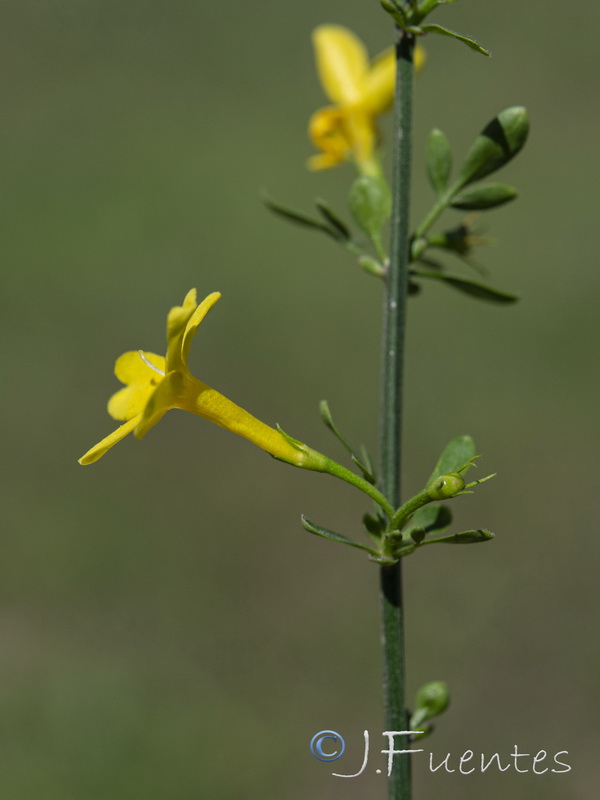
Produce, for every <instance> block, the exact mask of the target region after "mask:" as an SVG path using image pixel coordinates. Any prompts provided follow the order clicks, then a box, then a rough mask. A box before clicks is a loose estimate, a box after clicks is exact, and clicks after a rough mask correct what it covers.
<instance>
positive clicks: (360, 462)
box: [319, 400, 376, 484]
mask: <svg viewBox="0 0 600 800" xmlns="http://www.w3.org/2000/svg"><path fill="white" fill-rule="evenodd" d="M319 414H320V415H321V419H322V420H323V423H324V424H325V427H327V428H328V429H329V430H330V431H331V432H332V433H333V435H334V436H335V437H336V439H337V440H338V441H339V442H340V443H341V444H342V445H343V446H344V447H345V449H346V450H347V451H348V453H349V454H350V458H351V459H352V461H353V462H354V464H356V466H357V467H358V468H359V469H360V471H361V472H362V474H363V476H364V478H365V480H367V481H368V482H369V483H372V484H374V483H375V480H376V478H375V472H374V470H373V463H372V461H371V459H370V457H369V455H368V453H366V450H364V449H363V452H362V455H363V459H360V458H359V457H358V456H357V455H356V453H355V452H354V450H353V449H352V446H351V445H350V444H349V443H348V441H347V439H346V438H345V437H344V436H343V435H342V433H341V431H340V430H339V428H338V427H337V425H336V424H335V422H334V421H333V414H332V413H331V409H330V408H329V403H328V402H327V400H321V402H320V403H319ZM365 453H366V455H367V457H366V459H365V458H364V456H365Z"/></svg>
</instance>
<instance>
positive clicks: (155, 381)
mask: <svg viewBox="0 0 600 800" xmlns="http://www.w3.org/2000/svg"><path fill="white" fill-rule="evenodd" d="M220 296H221V295H220V293H219V292H213V293H212V294H209V295H208V297H206V298H205V299H204V300H203V301H202V303H200V305H198V304H197V302H196V290H195V289H192V290H191V291H189V292H188V293H187V295H186V296H185V299H184V301H183V305H181V306H175V308H172V309H171V310H170V312H169V315H168V317H167V355H166V357H163V356H159V355H156V354H155V353H147V352H143V351H142V350H138V351H131V352H128V353H124V354H123V355H122V356H120V358H118V359H117V362H116V364H115V375H116V376H117V378H118V379H119V380H120V381H121V382H122V383H124V384H125V388H124V389H121V390H120V391H118V392H117V393H116V394H114V395H113V396H112V397H111V398H110V400H109V401H108V413H109V414H110V416H111V417H113V419H117V420H122V421H124V424H123V425H121V426H120V427H119V428H117V430H116V431H114V432H113V433H111V434H110V435H109V436H107V437H106V438H105V439H102V441H101V442H98V444H97V445H95V446H94V447H92V448H91V450H88V452H87V453H86V454H85V455H84V456H82V458H80V459H79V463H80V464H92V463H93V462H94V461H97V460H98V459H99V458H101V457H102V456H103V455H104V454H105V453H106V452H107V450H109V449H110V448H111V447H112V446H113V445H114V444H116V443H117V442H120V441H121V439H123V438H124V437H125V436H127V434H129V433H131V432H132V431H133V432H134V434H135V436H136V437H137V438H138V439H141V438H142V437H143V436H145V435H146V433H148V431H149V430H150V428H152V427H153V426H154V425H156V423H157V422H158V421H159V420H160V419H161V418H162V417H163V416H164V414H165V413H166V412H167V411H169V409H172V408H180V409H183V410H184V411H190V412H191V413H192V414H196V415H198V416H199V417H204V419H208V420H210V421H211V422H214V423H216V424H217V425H220V426H221V427H223V428H227V430H229V431H232V432H233V433H237V434H239V435H240V436H243V437H244V438H246V439H249V440H250V441H251V442H253V443H254V444H256V445H258V447H262V449H263V450H266V451H267V452H268V453H270V454H271V455H272V456H275V457H276V458H278V459H281V460H282V461H287V462H288V463H290V464H294V465H295V466H297V467H304V468H306V469H316V470H320V471H322V470H323V469H324V467H325V465H326V463H325V462H327V461H328V459H326V458H325V456H322V455H321V454H320V453H317V452H316V451H315V450H312V449H311V448H310V447H307V446H306V445H303V444H302V443H300V442H295V441H294V440H293V439H290V437H288V436H285V435H283V434H282V433H280V432H279V431H278V430H275V429H274V428H271V427H270V426H269V425H265V423H264V422H261V421H260V420H259V419H256V417H253V416H252V414H249V413H248V412H247V411H245V410H244V409H243V408H240V407H239V406H237V405H236V404H235V403H233V402H232V401H231V400H229V399H228V398H227V397H224V396H223V395H222V394H220V393H219V392H217V391H216V390H215V389H212V388H211V387H210V386H208V385H207V384H206V383H203V382H202V381H199V380H198V379H197V378H195V377H194V376H193V375H192V374H191V373H190V371H189V368H188V354H189V350H190V345H191V343H192V339H193V337H194V334H195V333H196V330H197V329H198V326H199V325H200V323H201V322H202V320H203V319H204V317H205V316H206V315H207V314H208V312H209V311H210V309H211V308H212V307H213V306H214V304H215V303H216V302H217V300H218V299H219V297H220Z"/></svg>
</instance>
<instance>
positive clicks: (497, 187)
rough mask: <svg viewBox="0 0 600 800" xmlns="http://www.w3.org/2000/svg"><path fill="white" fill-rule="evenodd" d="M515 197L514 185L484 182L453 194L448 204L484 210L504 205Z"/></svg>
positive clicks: (453, 206) (467, 209)
mask: <svg viewBox="0 0 600 800" xmlns="http://www.w3.org/2000/svg"><path fill="white" fill-rule="evenodd" d="M515 197H517V190H516V189H515V188H514V186H508V185H507V184H505V183H486V184H484V185H483V186H477V187H475V188H473V189H465V191H463V192H459V194H457V195H454V197H453V198H452V202H451V203H450V205H451V206H452V208H462V209H464V210H466V211H474V210H478V211H485V210H486V209H488V208H496V206H501V205H504V203H508V202H509V201H510V200H514V199H515Z"/></svg>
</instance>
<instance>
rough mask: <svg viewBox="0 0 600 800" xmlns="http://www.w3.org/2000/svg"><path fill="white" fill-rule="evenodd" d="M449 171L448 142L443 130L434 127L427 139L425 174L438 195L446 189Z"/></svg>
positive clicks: (450, 160) (450, 157)
mask: <svg viewBox="0 0 600 800" xmlns="http://www.w3.org/2000/svg"><path fill="white" fill-rule="evenodd" d="M451 171H452V152H451V150H450V142H449V141H448V137H447V136H446V134H445V133H444V132H443V131H440V130H438V129H437V128H434V129H433V130H432V131H431V133H430V134H429V139H428V140H427V175H428V177H429V182H430V183H431V185H432V186H433V189H434V191H435V192H437V194H438V195H442V194H443V193H444V192H445V191H446V187H447V186H448V179H449V178H450V172H451Z"/></svg>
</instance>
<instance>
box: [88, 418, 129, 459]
mask: <svg viewBox="0 0 600 800" xmlns="http://www.w3.org/2000/svg"><path fill="white" fill-rule="evenodd" d="M140 418H141V414H140V415H138V416H137V417H134V418H133V419H130V420H129V421H128V422H126V423H125V424H124V425H121V426H120V427H119V428H117V430H116V431H113V432H112V433H110V434H109V435H108V436H105V437H104V439H102V441H100V442H98V444H96V445H94V446H93V447H92V448H90V449H89V450H88V451H87V453H85V454H84V455H83V456H81V458H80V459H79V463H80V464H83V465H84V466H85V465H87V464H93V463H94V461H98V459H99V458H102V456H103V455H104V454H105V453H106V452H107V451H108V450H110V448H111V447H112V446H113V445H115V444H117V442H120V441H121V439H124V438H125V437H126V436H127V434H129V433H131V431H132V430H133V429H134V428H135V426H136V425H137V424H138V422H139V421H140Z"/></svg>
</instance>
